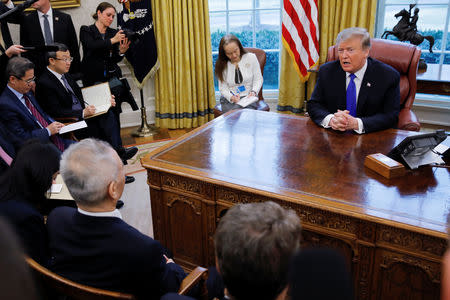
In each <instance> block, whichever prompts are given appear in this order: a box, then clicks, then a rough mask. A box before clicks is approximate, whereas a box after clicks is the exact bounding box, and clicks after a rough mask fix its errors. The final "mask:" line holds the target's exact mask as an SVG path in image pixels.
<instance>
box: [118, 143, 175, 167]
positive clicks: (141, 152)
mask: <svg viewBox="0 0 450 300" xmlns="http://www.w3.org/2000/svg"><path fill="white" fill-rule="evenodd" d="M172 141H173V139H168V140H163V141H156V142H150V143H145V144H138V145H127V146H125V148H127V147H131V146H135V147H137V148H138V152H137V153H136V155H135V156H134V157H133V158H131V159H129V160H127V163H128V164H127V165H125V166H124V167H125V174H127V175H130V174H134V173H137V172H142V171H145V169H144V168H143V167H142V165H141V157H144V156H145V155H147V154H148V153H150V152H152V151H153V150H156V149H158V148H159V147H162V146H164V145H166V144H168V143H170V142H172Z"/></svg>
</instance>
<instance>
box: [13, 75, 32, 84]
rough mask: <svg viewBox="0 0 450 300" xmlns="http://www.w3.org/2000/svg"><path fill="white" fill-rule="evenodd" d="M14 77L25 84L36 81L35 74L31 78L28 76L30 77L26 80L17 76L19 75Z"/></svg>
mask: <svg viewBox="0 0 450 300" xmlns="http://www.w3.org/2000/svg"><path fill="white" fill-rule="evenodd" d="M16 78H17V79H19V80H22V81H25V83H27V84H30V83H32V82H34V81H36V76H33V78H30V79H27V80H25V79H22V78H19V77H16Z"/></svg>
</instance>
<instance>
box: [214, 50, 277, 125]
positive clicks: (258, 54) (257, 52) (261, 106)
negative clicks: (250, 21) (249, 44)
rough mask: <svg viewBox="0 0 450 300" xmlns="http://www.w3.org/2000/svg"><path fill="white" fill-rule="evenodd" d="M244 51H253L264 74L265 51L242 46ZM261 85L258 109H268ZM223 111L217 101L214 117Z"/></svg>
mask: <svg viewBox="0 0 450 300" xmlns="http://www.w3.org/2000/svg"><path fill="white" fill-rule="evenodd" d="M244 49H245V50H246V51H248V52H251V53H254V54H255V55H256V58H257V59H258V62H259V66H260V67H261V75H264V66H265V65H266V52H265V51H264V50H262V49H258V48H244ZM262 90H263V87H262V86H261V89H260V90H259V93H258V98H259V100H258V102H256V103H257V104H258V110H263V111H269V110H270V108H269V105H267V103H266V102H264V97H263V95H262ZM222 113H223V111H222V105H221V104H220V103H219V104H217V105H216V106H215V107H214V118H217V117H219V116H220V115H221V114H222Z"/></svg>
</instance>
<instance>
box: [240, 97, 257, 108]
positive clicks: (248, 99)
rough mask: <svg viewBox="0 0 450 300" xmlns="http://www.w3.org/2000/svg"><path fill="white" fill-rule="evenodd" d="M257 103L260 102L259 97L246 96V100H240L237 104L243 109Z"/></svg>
mask: <svg viewBox="0 0 450 300" xmlns="http://www.w3.org/2000/svg"><path fill="white" fill-rule="evenodd" d="M256 101H258V97H256V96H245V97H244V98H242V99H241V100H239V102H238V103H237V104H239V105H240V106H242V107H246V106H248V105H250V104H252V103H255V102H256Z"/></svg>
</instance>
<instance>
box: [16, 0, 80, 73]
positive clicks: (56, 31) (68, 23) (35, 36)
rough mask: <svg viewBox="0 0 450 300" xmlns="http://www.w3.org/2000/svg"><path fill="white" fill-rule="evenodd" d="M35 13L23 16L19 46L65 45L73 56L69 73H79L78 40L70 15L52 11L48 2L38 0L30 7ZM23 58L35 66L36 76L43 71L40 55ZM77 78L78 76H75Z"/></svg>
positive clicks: (27, 55) (33, 52) (47, 0)
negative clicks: (55, 43)
mask: <svg viewBox="0 0 450 300" xmlns="http://www.w3.org/2000/svg"><path fill="white" fill-rule="evenodd" d="M32 7H33V8H35V9H36V11H33V12H32V13H30V14H29V15H27V16H24V17H23V19H22V21H21V25H20V44H21V45H22V46H43V45H49V44H53V43H54V42H58V43H62V44H65V45H67V46H68V47H69V50H70V53H71V54H72V56H73V62H72V65H71V67H70V73H71V74H73V75H76V74H77V73H79V72H80V52H79V51H78V39H77V35H76V32H75V28H74V26H73V22H72V18H71V17H70V15H68V14H66V13H63V12H60V11H58V10H55V9H52V7H51V5H50V0H39V1H37V2H35V3H33V5H32ZM25 57H27V58H29V59H30V60H31V61H32V62H34V64H35V65H36V68H35V70H36V76H38V77H39V75H40V74H41V73H42V72H43V71H44V70H45V67H46V66H47V62H46V60H45V56H44V55H42V53H39V52H36V51H32V52H28V53H27V54H26V55H25ZM77 76H78V75H77Z"/></svg>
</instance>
